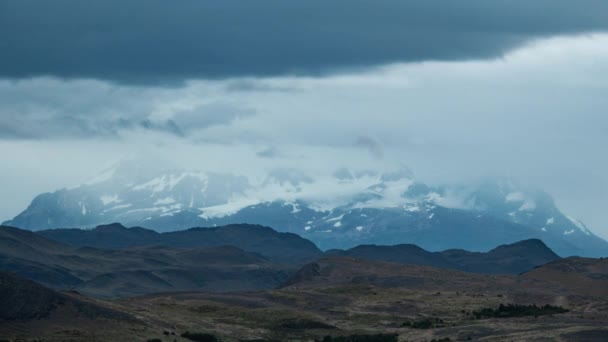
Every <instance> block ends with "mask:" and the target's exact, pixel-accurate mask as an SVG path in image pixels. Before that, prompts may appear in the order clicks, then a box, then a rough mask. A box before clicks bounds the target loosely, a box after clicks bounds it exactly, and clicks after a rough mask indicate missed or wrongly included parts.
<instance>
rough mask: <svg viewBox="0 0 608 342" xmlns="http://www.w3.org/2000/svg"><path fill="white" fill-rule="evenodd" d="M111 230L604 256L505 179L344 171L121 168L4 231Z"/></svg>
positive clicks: (541, 201) (42, 200)
mask: <svg viewBox="0 0 608 342" xmlns="http://www.w3.org/2000/svg"><path fill="white" fill-rule="evenodd" d="M111 222H120V223H122V224H124V225H125V226H139V227H144V228H149V229H153V230H156V231H159V232H170V231H175V230H180V229H187V228H190V227H214V226H223V225H228V224H240V223H249V224H258V225H263V226H270V227H274V228H275V229H277V230H279V231H282V232H292V233H296V234H298V235H300V236H302V237H305V238H307V239H310V240H311V241H313V242H314V243H315V244H316V245H317V246H319V248H321V249H324V250H326V249H335V248H340V249H348V248H352V247H355V246H357V245H361V244H378V245H394V244H416V245H418V246H420V247H422V248H425V249H428V250H431V251H439V250H446V249H467V250H470V251H478V252H479V251H487V250H489V249H491V248H493V247H495V246H497V245H501V244H510V243H514V242H516V241H521V240H526V239H540V240H542V241H544V242H545V243H546V244H547V245H548V246H549V247H550V248H551V249H552V250H554V251H555V252H556V253H558V254H559V255H561V256H571V255H579V256H590V257H600V256H607V255H608V242H606V241H605V240H603V239H601V238H600V237H598V236H597V235H595V234H593V233H592V232H591V231H590V230H589V229H588V228H587V227H586V226H585V225H584V224H583V223H582V222H581V221H579V220H577V219H575V218H573V217H570V216H568V215H566V214H564V213H562V212H561V211H560V210H559V209H558V207H557V206H556V204H555V202H554V200H553V199H552V198H551V196H550V195H548V194H546V193H545V192H542V191H539V190H533V189H532V190H531V189H528V188H526V187H523V186H521V185H519V184H517V183H516V182H513V181H510V180H505V179H499V180H486V181H484V182H480V183H478V184H475V185H471V186H450V187H448V186H442V187H431V186H428V185H426V184H423V183H421V182H419V181H417V180H415V178H414V176H413V175H412V173H411V172H410V171H409V170H407V169H406V168H402V169H397V170H392V171H390V172H384V173H380V172H373V171H353V170H348V169H341V170H338V171H336V172H335V173H334V174H333V176H332V177H330V178H329V179H324V178H320V179H315V178H314V177H309V176H307V175H305V174H302V173H300V172H297V171H294V170H276V171H273V172H270V173H269V175H268V176H267V177H265V178H263V179H261V180H258V181H256V182H252V181H251V180H249V179H248V178H246V177H244V176H238V175H232V174H221V173H213V172H198V171H196V172H195V171H184V170H167V169H162V168H159V167H147V166H146V167H144V166H142V165H140V164H138V163H136V162H123V163H119V164H117V165H115V166H114V167H112V168H109V169H107V170H106V171H104V172H103V173H101V174H100V175H99V176H97V177H95V178H94V179H92V180H90V181H89V182H86V183H85V184H82V185H80V186H77V187H73V188H69V189H61V190H58V191H55V192H52V193H45V194H41V195H39V196H37V197H36V198H34V199H33V201H32V202H31V204H30V205H29V206H28V208H26V209H25V210H24V211H23V212H22V213H20V214H19V215H17V216H16V217H15V218H14V219H12V220H9V221H6V222H4V223H3V224H4V225H8V226H15V227H20V228H25V229H30V230H45V229H52V228H92V227H95V226H97V225H101V224H107V223H111Z"/></svg>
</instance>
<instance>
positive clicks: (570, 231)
mask: <svg viewBox="0 0 608 342" xmlns="http://www.w3.org/2000/svg"><path fill="white" fill-rule="evenodd" d="M572 233H574V229H570V230H564V235H570V234H572Z"/></svg>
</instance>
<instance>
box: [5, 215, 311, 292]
mask: <svg viewBox="0 0 608 342" xmlns="http://www.w3.org/2000/svg"><path fill="white" fill-rule="evenodd" d="M113 228H117V227H113ZM118 228H119V232H121V233H122V232H124V231H126V233H128V234H131V233H132V231H129V230H128V229H126V228H124V227H122V228H120V227H118ZM104 229H107V227H104V228H102V230H104ZM217 230H221V229H216V231H217ZM140 232H141V231H140ZM70 233H72V231H71V230H70ZM229 233H231V234H232V238H233V239H234V240H235V241H237V242H238V241H243V240H244V239H246V237H240V236H239V234H238V229H237V232H236V233H235V232H234V231H230V232H229ZM263 233H266V234H267V235H272V233H273V232H272V231H268V230H267V231H265V232H264V231H263ZM144 234H145V232H144ZM274 234H277V235H278V233H276V232H275V233H274ZM251 240H254V239H253V238H252V239H251ZM251 240H250V243H251ZM257 241H259V242H260V245H261V246H268V248H269V249H271V248H272V247H273V245H274V246H276V245H280V244H282V243H283V242H282V240H281V239H280V238H277V239H275V240H272V239H271V238H267V239H265V240H260V239H258V240H257ZM304 241H305V240H304ZM206 242H207V243H206V245H208V246H213V247H206V248H189V247H180V248H176V247H174V248H167V247H163V246H149V247H131V248H122V249H100V248H94V247H76V246H70V245H66V244H62V243H59V242H56V241H52V240H49V239H47V238H45V237H43V236H40V235H37V234H35V233H32V232H29V231H24V230H20V229H17V228H11V227H0V270H4V271H10V272H14V273H16V274H18V275H20V276H22V277H25V278H28V279H31V280H34V281H36V282H39V283H41V284H43V285H45V286H48V287H51V288H55V289H77V290H78V291H81V292H83V293H85V294H88V295H93V296H98V297H116V296H131V295H140V294H146V293H154V292H162V291H185V290H190V291H192V290H205V291H247V290H261V289H270V288H275V287H277V286H278V285H279V284H281V283H282V282H284V281H285V279H287V278H288V277H289V274H290V269H291V268H292V267H294V266H290V265H285V264H287V263H288V262H289V261H290V260H289V259H288V258H286V260H285V263H284V264H281V265H279V264H277V263H274V262H272V261H271V260H269V259H268V258H267V257H265V256H264V255H261V254H258V253H255V252H248V251H244V250H242V249H240V248H238V247H234V246H227V245H220V244H221V243H230V241H229V239H228V238H227V237H225V236H224V237H222V238H221V239H216V240H215V241H206ZM296 242H298V243H299V242H301V241H296ZM236 244H238V243H236ZM183 245H186V246H187V244H186V243H184V244H183ZM218 245H220V246H218ZM305 246H308V245H307V244H305ZM313 247H314V245H313ZM277 249H278V250H281V249H282V250H287V249H288V247H281V246H279V247H277ZM315 250H316V249H313V251H315ZM290 255H293V254H290Z"/></svg>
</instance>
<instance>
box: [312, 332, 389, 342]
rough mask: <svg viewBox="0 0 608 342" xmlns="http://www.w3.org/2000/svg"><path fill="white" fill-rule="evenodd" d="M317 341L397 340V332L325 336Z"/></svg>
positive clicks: (360, 341) (379, 341)
mask: <svg viewBox="0 0 608 342" xmlns="http://www.w3.org/2000/svg"><path fill="white" fill-rule="evenodd" d="M315 341H316V342H397V341H399V335H397V334H377V335H351V336H336V337H332V336H325V337H324V338H323V339H322V340H315Z"/></svg>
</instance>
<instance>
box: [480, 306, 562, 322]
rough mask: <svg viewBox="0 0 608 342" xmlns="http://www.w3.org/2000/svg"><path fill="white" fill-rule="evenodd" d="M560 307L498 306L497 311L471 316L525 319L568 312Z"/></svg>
mask: <svg viewBox="0 0 608 342" xmlns="http://www.w3.org/2000/svg"><path fill="white" fill-rule="evenodd" d="M569 311H570V310H568V309H564V308H562V307H561V306H553V305H545V306H536V305H518V304H508V305H504V304H500V305H499V306H498V308H497V309H492V308H486V309H481V310H479V311H474V312H473V315H474V316H475V318H477V319H481V318H508V317H526V316H534V317H537V316H543V315H554V314H561V313H566V312H569Z"/></svg>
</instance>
